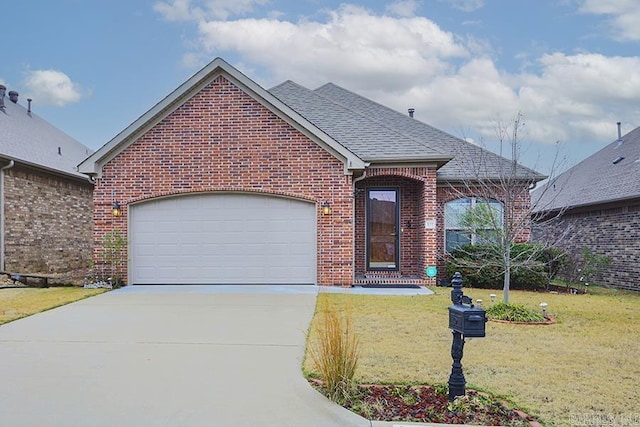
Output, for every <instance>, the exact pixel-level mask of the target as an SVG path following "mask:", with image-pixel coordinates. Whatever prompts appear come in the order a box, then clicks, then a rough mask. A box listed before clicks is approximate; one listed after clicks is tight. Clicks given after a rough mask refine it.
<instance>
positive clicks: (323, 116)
mask: <svg viewBox="0 0 640 427" xmlns="http://www.w3.org/2000/svg"><path fill="white" fill-rule="evenodd" d="M269 92H271V93H272V94H274V95H275V96H276V97H278V98H279V99H280V100H282V101H283V102H284V103H285V104H287V105H289V106H290V107H291V108H292V109H294V110H295V111H297V112H298V113H299V114H301V115H302V116H303V117H305V118H306V119H307V120H309V121H310V122H311V123H313V124H315V125H316V126H318V127H319V128H320V129H322V130H323V131H325V132H326V133H327V134H329V135H331V136H332V137H333V138H334V139H336V140H337V141H338V142H340V143H341V144H342V145H344V146H345V147H347V148H348V149H349V150H351V151H353V152H354V153H355V154H356V155H358V157H360V158H362V159H363V160H365V161H368V162H371V161H380V160H386V161H389V160H410V159H433V160H434V161H439V162H441V163H445V162H447V161H448V160H450V159H451V156H449V155H447V154H445V153H443V152H441V151H439V150H438V149H437V148H435V147H430V146H427V145H426V144H424V143H423V142H422V141H420V140H418V139H416V138H413V137H411V136H409V135H406V134H404V133H403V132H401V131H400V130H399V129H401V128H399V127H394V126H388V125H387V124H385V123H383V122H381V121H378V120H375V119H374V118H373V117H372V116H371V115H369V114H366V113H363V112H361V111H359V110H357V109H354V108H349V106H347V105H343V104H340V103H338V102H336V101H335V100H333V99H332V98H331V97H328V96H325V95H324V94H322V93H320V92H318V91H312V90H309V89H307V88H305V87H303V86H300V85H298V84H296V83H294V82H292V81H286V82H284V83H282V84H280V85H278V86H276V87H274V88H272V89H270V90H269Z"/></svg>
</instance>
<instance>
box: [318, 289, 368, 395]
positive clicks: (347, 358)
mask: <svg viewBox="0 0 640 427" xmlns="http://www.w3.org/2000/svg"><path fill="white" fill-rule="evenodd" d="M318 307H319V310H320V312H321V313H322V315H321V317H320V325H319V327H318V328H317V331H318V336H317V337H315V340H314V341H312V344H311V346H309V355H310V357H311V360H312V362H313V363H314V365H315V367H316V369H317V370H318V373H319V375H320V378H321V379H322V381H323V382H324V389H325V391H326V393H327V397H328V398H329V399H331V400H332V401H334V402H337V403H340V404H343V403H344V402H346V401H348V400H350V397H351V395H352V393H353V392H354V390H355V386H354V383H353V376H354V374H355V371H356V367H357V365H358V359H359V352H358V337H357V336H356V335H355V334H354V332H353V329H352V326H351V316H349V315H348V314H342V315H341V314H340V313H338V312H337V311H336V310H335V309H334V308H332V307H330V306H329V304H328V303H327V302H326V298H322V295H320V296H319V297H318Z"/></svg>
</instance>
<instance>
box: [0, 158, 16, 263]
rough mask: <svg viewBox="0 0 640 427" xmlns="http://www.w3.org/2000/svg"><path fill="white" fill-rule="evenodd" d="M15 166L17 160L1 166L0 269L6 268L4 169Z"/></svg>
mask: <svg viewBox="0 0 640 427" xmlns="http://www.w3.org/2000/svg"><path fill="white" fill-rule="evenodd" d="M14 166H15V162H14V161H13V160H9V164H7V165H5V166H3V167H2V168H0V203H1V204H2V207H1V208H0V271H4V270H5V259H4V211H5V202H4V171H6V170H9V169H11V168H12V167H14Z"/></svg>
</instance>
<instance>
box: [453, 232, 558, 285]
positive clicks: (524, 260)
mask: <svg viewBox="0 0 640 427" xmlns="http://www.w3.org/2000/svg"><path fill="white" fill-rule="evenodd" d="M500 256H501V251H500V249H499V248H496V247H495V246H492V245H467V246H462V247H460V248H457V249H456V250H454V251H453V252H452V253H451V255H450V258H449V259H448V260H447V262H446V264H445V270H446V272H447V276H448V277H453V274H454V273H455V272H456V271H459V272H460V273H461V274H462V277H463V278H464V280H465V283H466V284H468V285H470V286H474V287H477V288H487V289H502V287H503V285H504V267H503V262H502V260H501V259H500ZM511 259H512V260H514V261H513V262H512V267H511V282H510V287H511V289H523V290H534V289H544V288H546V287H547V285H548V283H549V282H550V280H551V279H552V278H553V277H555V275H556V274H557V272H558V271H559V269H560V268H561V266H563V265H564V263H566V259H567V258H566V254H564V252H563V251H562V250H561V249H558V248H544V247H542V246H540V245H535V244H530V243H518V244H516V245H514V246H513V248H512V249H511Z"/></svg>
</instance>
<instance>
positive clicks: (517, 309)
mask: <svg viewBox="0 0 640 427" xmlns="http://www.w3.org/2000/svg"><path fill="white" fill-rule="evenodd" d="M486 312H487V316H489V318H491V319H496V320H508V321H511V322H544V321H545V318H544V316H543V315H542V314H540V313H538V312H537V311H533V310H531V309H528V308H527V307H525V306H524V305H520V304H506V303H504V302H500V303H497V304H493V305H490V306H489V307H488V308H487V309H486Z"/></svg>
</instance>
